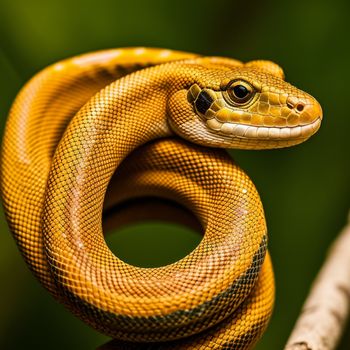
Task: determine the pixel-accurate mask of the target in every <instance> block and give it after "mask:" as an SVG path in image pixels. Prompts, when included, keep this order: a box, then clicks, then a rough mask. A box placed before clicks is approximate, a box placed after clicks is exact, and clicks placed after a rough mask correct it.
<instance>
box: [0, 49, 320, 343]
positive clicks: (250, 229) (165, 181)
mask: <svg viewBox="0 0 350 350" xmlns="http://www.w3.org/2000/svg"><path fill="white" fill-rule="evenodd" d="M237 74H241V75H242V74H243V75H244V74H245V75H244V76H250V77H251V78H252V79H255V80H254V84H255V85H257V84H260V88H261V90H260V92H258V93H257V96H258V97H257V98H262V99H263V100H264V101H262V102H261V101H259V103H260V104H261V103H264V104H266V103H269V102H268V101H269V98H270V97H269V96H272V95H273V96H275V95H276V94H278V93H279V94H281V95H283V96H285V95H286V94H287V95H288V94H289V96H287V98H281V100H279V101H280V102H279V103H280V104H287V103H289V105H288V106H287V107H286V108H289V110H288V113H284V112H283V113H282V112H280V110H276V108H275V107H276V104H277V102H276V98H275V97H271V101H270V104H271V105H274V108H271V111H270V112H266V110H264V113H265V115H264V118H265V117H266V113H269V114H270V116H271V118H272V117H276V118H278V122H279V123H281V120H280V119H281V115H284V116H285V117H286V118H288V119H289V118H290V116H291V114H292V115H293V118H292V119H291V120H290V122H289V124H290V125H289V126H290V127H299V126H300V127H302V126H303V125H304V124H305V123H306V121H307V123H313V124H312V127H309V128H308V129H307V132H306V131H305V130H306V129H305V128H304V129H302V131H301V132H300V133H299V134H298V137H295V135H291V139H287V138H286V137H285V136H283V137H282V136H281V135H277V136H276V133H275V132H274V133H273V134H272V133H271V135H269V134H268V135H267V138H266V137H265V139H264V138H263V139H259V138H257V137H255V138H250V137H249V135H248V134H247V135H231V136H232V137H230V138H227V135H226V136H223V135H222V132H221V130H219V129H215V128H214V129H212V130H210V126H209V129H208V128H207V124H206V122H205V120H203V118H204V119H205V118H206V115H205V113H204V115H203V114H202V115H200V114H199V113H196V108H195V106H194V105H193V104H192V103H191V102H193V103H195V101H196V98H198V96H193V95H192V97H191V96H190V97H191V98H192V100H193V101H191V98H190V99H189V98H188V93H189V91H192V90H193V86H198V87H199V89H209V90H211V91H212V94H214V95H215V94H216V95H215V96H218V99H220V96H221V95H220V93H221V92H220V91H221V90H222V89H223V85H222V84H223V81H227V79H228V78H229V77H230V79H231V80H232V79H235V78H236V76H237ZM282 78H283V77H282V73H281V69H280V68H279V67H278V66H277V65H275V64H273V63H272V62H266V61H252V62H250V63H248V64H245V65H243V64H242V63H241V62H239V61H236V60H232V59H227V58H218V57H212V58H210V57H197V56H196V55H194V54H190V53H183V52H176V51H169V50H161V49H144V48H131V49H116V50H108V51H102V52H97V53H92V54H87V55H82V56H78V57H74V58H71V59H67V60H64V61H61V62H59V63H56V64H54V65H52V66H50V67H48V68H46V69H45V70H43V71H42V72H40V73H38V74H37V75H36V76H35V77H34V78H33V79H32V80H31V81H29V82H28V83H27V85H26V86H25V87H24V88H23V89H22V91H21V92H20V93H19V95H18V97H17V98H16V100H15V102H14V104H13V107H12V109H11V112H10V116H9V120H8V123H7V126H6V132H5V136H4V141H3V150H2V168H1V171H2V181H1V189H2V196H3V199H4V204H5V209H6V215H7V219H8V221H9V224H10V228H11V230H12V232H13V235H14V237H15V239H16V242H17V244H18V247H19V249H20V251H21V253H22V255H23V257H24V259H25V260H26V262H27V263H28V265H29V267H30V268H31V270H32V271H33V273H34V274H35V276H36V277H37V278H38V279H39V280H40V282H41V283H42V284H43V285H44V287H45V288H47V289H48V291H49V292H50V293H51V294H52V295H53V296H54V297H55V298H56V299H58V300H59V301H60V302H61V303H63V304H64V305H65V306H66V307H68V308H69V309H70V310H71V311H72V312H73V313H74V314H75V315H77V316H78V317H80V318H81V319H82V320H84V321H85V322H87V323H88V324H89V325H91V326H92V327H94V328H95V329H97V330H99V331H100V332H103V333H104V334H107V335H109V336H111V337H113V338H114V339H115V340H114V341H113V342H112V343H110V344H107V345H106V348H111V349H250V348H252V347H253V346H254V344H255V343H256V341H257V340H258V339H259V337H260V336H261V334H262V332H263V331H264V329H265V327H266V325H267V322H268V320H269V317H270V314H271V310H272V305H273V298H274V283H273V272H272V267H271V262H270V258H269V256H268V254H267V255H266V249H267V231H266V224H265V218H264V213H263V208H262V205H261V202H260V199H259V195H258V193H257V191H256V189H255V187H254V185H253V184H252V182H251V180H250V179H249V178H248V176H247V175H246V174H245V173H244V172H243V171H242V170H241V169H240V168H239V167H238V166H237V165H236V164H235V163H234V162H233V161H232V159H231V158H230V157H229V156H228V155H227V154H226V153H225V152H224V151H222V150H218V149H212V148H208V147H203V146H216V147H237V148H255V149H256V148H258V149H259V148H260V149H262V148H275V147H284V146H289V145H292V144H297V143H300V142H302V141H304V140H305V139H307V138H308V137H310V136H311V134H313V133H314V132H315V131H316V130H317V129H318V127H319V121H320V119H321V109H320V107H319V105H318V104H317V102H316V101H315V100H314V99H313V98H312V97H311V96H309V95H307V94H306V93H303V92H301V91H300V90H298V89H296V88H292V87H291V85H289V84H287V83H285V82H284V80H283V79H282ZM257 89H258V87H257ZM293 99H294V100H293ZM291 101H292V102H293V103H292V102H291ZM214 103H215V101H214ZM300 104H303V106H305V111H303V112H301V111H296V106H297V105H298V106H300ZM221 107H222V108H225V109H226V110H227V108H229V107H228V106H224V105H222V106H221ZM231 107H232V106H231ZM283 107H285V106H283ZM254 108H255V109H254ZM280 108H282V106H280ZM241 109H242V108H241ZM229 111H230V113H231V112H232V113H238V112H239V111H240V109H239V108H231V109H229ZM250 111H251V113H250V116H252V115H253V116H254V115H256V114H257V113H259V111H258V110H257V109H256V106H252V107H250ZM241 112H242V111H241ZM225 113H226V114H225ZM225 113H224V114H225V115H227V113H228V112H225ZM252 113H253V114H252ZM222 115H223V114H222V113H221V116H220V118H221V122H223V116H222ZM231 117H232V116H230V118H231ZM210 118H211V117H210ZM264 120H265V119H264ZM276 120H277V119H276ZM235 122H237V118H236V119H235ZM249 123H250V124H252V123H253V117H251V118H250V121H249ZM269 123H270V121H269ZM276 125H277V126H279V124H278V123H276ZM283 126H284V127H285V125H283ZM264 127H266V125H264ZM175 134H178V135H180V136H182V137H183V138H184V139H186V140H188V141H192V142H194V143H196V144H198V145H194V144H191V143H188V141H185V140H184V139H179V138H174V136H175ZM274 137H275V138H274ZM160 138H162V139H163V140H158V139H160ZM146 143H147V145H145V144H146ZM200 145H202V146H200ZM141 146H142V147H141ZM116 169H117V171H116ZM113 174H115V175H114V176H113ZM111 179H112V180H111ZM108 186H110V187H109V190H108V191H107V187H108ZM106 193H107V196H106ZM145 196H156V197H161V198H166V199H170V200H171V201H175V202H177V203H179V204H181V205H182V206H184V207H186V208H187V209H188V210H189V211H191V212H192V213H193V214H194V215H195V216H196V217H197V219H198V221H199V223H200V225H201V227H202V231H203V232H204V236H203V240H202V241H201V243H200V244H199V246H198V247H197V248H196V249H195V250H194V251H193V252H192V253H190V254H189V255H188V256H186V257H185V258H183V259H181V260H180V261H178V262H176V263H173V264H171V265H168V266H163V267H159V268H152V269H151V268H140V267H135V266H131V265H128V264H126V263H125V262H123V261H121V260H120V259H118V258H117V257H116V256H114V254H113V253H112V252H111V251H110V250H109V248H108V247H107V245H106V243H105V241H104V237H103V230H102V212H103V207H104V206H105V209H108V208H110V207H113V206H116V205H118V204H120V203H123V202H125V201H126V200H129V199H130V198H139V197H145ZM173 219H175V220H176V217H175V218H173ZM179 220H181V218H179Z"/></svg>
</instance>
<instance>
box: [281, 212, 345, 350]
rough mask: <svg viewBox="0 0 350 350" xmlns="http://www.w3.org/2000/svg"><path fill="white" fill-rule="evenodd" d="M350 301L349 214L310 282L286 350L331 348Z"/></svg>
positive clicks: (333, 345) (343, 323)
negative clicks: (308, 290)
mask: <svg viewBox="0 0 350 350" xmlns="http://www.w3.org/2000/svg"><path fill="white" fill-rule="evenodd" d="M349 304H350V215H349V220H348V224H347V226H346V227H345V228H344V229H343V231H342V232H341V233H340V235H339V237H338V238H337V239H336V240H335V242H334V243H333V245H332V246H331V248H330V250H329V254H328V258H327V259H326V261H325V263H324V265H323V267H322V268H321V270H320V272H319V274H318V276H317V278H316V280H315V281H314V283H313V286H312V288H311V291H310V294H309V296H308V297H307V299H306V301H305V304H304V306H303V309H302V311H301V314H300V316H299V319H298V320H297V322H296V325H295V327H294V329H293V331H292V334H291V335H290V337H289V340H288V342H287V345H286V347H285V350H333V349H335V347H336V346H337V344H338V341H339V339H340V336H341V334H342V332H343V328H344V325H345V322H346V319H347V317H348V313H349Z"/></svg>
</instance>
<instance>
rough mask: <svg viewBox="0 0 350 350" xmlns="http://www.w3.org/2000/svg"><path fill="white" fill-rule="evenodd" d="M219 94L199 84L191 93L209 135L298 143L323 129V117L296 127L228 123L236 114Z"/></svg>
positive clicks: (191, 98)
mask: <svg viewBox="0 0 350 350" xmlns="http://www.w3.org/2000/svg"><path fill="white" fill-rule="evenodd" d="M220 94H221V91H215V90H211V89H201V88H200V87H199V86H198V85H196V84H195V85H193V86H192V87H191V88H190V89H189V91H188V101H189V102H190V103H191V104H192V105H193V107H194V109H195V111H196V112H197V114H198V116H199V117H200V118H201V120H202V122H203V123H204V125H205V126H206V127H207V129H208V131H210V132H212V133H215V134H219V135H222V136H225V137H231V138H241V139H254V140H257V141H258V140H261V141H264V140H265V141H271V140H276V141H297V140H305V139H307V138H309V137H310V136H312V135H313V134H314V133H316V131H317V130H318V129H319V127H320V125H321V120H322V115H321V114H320V115H319V116H318V117H317V118H315V119H314V120H313V121H312V122H311V123H306V124H305V123H304V124H301V125H294V126H266V125H252V124H246V123H244V122H243V123H241V122H239V121H237V122H235V121H225V120H229V119H232V118H230V117H231V114H232V113H234V112H233V111H231V110H230V109H229V108H228V107H227V105H226V103H225V101H224V99H223V98H222V97H221V96H220ZM235 113H236V114H237V115H244V114H247V112H246V111H243V110H241V111H237V110H236V111H235ZM236 119H237V118H236Z"/></svg>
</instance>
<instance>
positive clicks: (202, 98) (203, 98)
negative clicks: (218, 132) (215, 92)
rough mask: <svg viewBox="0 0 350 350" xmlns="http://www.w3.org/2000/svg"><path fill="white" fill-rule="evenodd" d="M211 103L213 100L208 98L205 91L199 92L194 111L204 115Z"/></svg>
mask: <svg viewBox="0 0 350 350" xmlns="http://www.w3.org/2000/svg"><path fill="white" fill-rule="evenodd" d="M212 103H213V99H212V98H211V97H210V96H209V94H208V93H207V92H205V91H201V93H200V94H199V95H198V97H197V99H196V109H197V111H198V112H200V113H202V114H205V112H206V111H207V110H208V109H209V107H210V106H211V104H212Z"/></svg>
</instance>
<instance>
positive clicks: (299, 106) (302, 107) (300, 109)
mask: <svg viewBox="0 0 350 350" xmlns="http://www.w3.org/2000/svg"><path fill="white" fill-rule="evenodd" d="M303 109H304V105H303V104H302V103H298V104H297V111H299V112H301V111H302V110H303Z"/></svg>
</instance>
